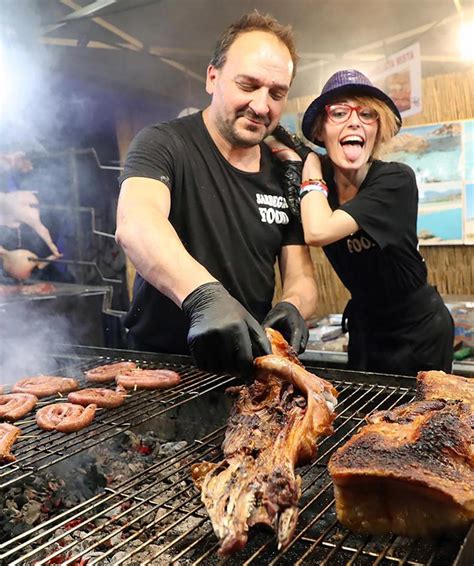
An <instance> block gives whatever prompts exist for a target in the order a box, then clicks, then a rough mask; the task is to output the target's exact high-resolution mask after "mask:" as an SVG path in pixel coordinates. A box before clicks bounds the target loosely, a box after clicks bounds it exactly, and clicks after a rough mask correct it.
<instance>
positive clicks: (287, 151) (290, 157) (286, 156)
mask: <svg viewBox="0 0 474 566" xmlns="http://www.w3.org/2000/svg"><path fill="white" fill-rule="evenodd" d="M265 143H266V144H267V145H268V147H269V148H270V149H271V150H272V154H273V155H275V157H277V158H278V159H279V160H280V161H302V159H301V157H300V156H299V155H298V154H297V153H296V151H295V150H294V149H291V148H289V147H288V146H286V145H284V144H283V143H282V142H281V141H278V140H277V139H276V138H275V137H274V136H268V137H266V138H265Z"/></svg>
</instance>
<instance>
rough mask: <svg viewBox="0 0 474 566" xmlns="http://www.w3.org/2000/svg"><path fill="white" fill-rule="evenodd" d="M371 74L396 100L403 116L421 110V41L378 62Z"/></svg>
mask: <svg viewBox="0 0 474 566" xmlns="http://www.w3.org/2000/svg"><path fill="white" fill-rule="evenodd" d="M369 76H370V78H371V79H372V81H373V82H374V84H375V85H376V86H377V87H379V88H380V89H382V90H383V91H384V92H386V93H387V94H388V95H389V96H390V98H391V99H392V100H393V101H394V102H395V104H396V105H397V108H398V109H399V110H400V114H401V115H402V118H405V117H408V116H414V115H415V114H418V113H419V112H421V108H422V107H421V59H420V44H419V43H414V44H413V45H410V46H409V47H407V48H405V49H403V50H402V51H398V52H397V53H394V54H393V55H390V56H389V57H386V58H385V59H383V60H382V61H380V62H378V63H376V65H375V66H374V68H373V69H372V72H371V73H369Z"/></svg>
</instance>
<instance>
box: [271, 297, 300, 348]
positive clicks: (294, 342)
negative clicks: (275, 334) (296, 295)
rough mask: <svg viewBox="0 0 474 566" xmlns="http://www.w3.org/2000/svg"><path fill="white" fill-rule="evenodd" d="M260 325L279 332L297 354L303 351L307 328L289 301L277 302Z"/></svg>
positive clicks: (298, 312)
mask: <svg viewBox="0 0 474 566" xmlns="http://www.w3.org/2000/svg"><path fill="white" fill-rule="evenodd" d="M262 326H263V327H264V328H273V329H274V330H278V331H279V332H281V333H282V334H283V337H284V338H285V340H286V341H287V342H288V343H289V344H290V345H291V346H292V347H293V349H294V350H295V352H296V353H297V354H301V352H304V350H305V348H306V344H307V343H308V338H309V330H308V327H307V326H306V322H305V321H304V318H303V317H302V316H301V314H300V311H299V310H298V309H297V308H296V307H295V306H294V305H292V304H291V303H287V302H286V301H282V302H281V303H277V304H276V305H275V306H274V307H273V308H272V310H271V311H270V312H269V313H268V314H267V316H266V317H265V320H264V321H263V322H262Z"/></svg>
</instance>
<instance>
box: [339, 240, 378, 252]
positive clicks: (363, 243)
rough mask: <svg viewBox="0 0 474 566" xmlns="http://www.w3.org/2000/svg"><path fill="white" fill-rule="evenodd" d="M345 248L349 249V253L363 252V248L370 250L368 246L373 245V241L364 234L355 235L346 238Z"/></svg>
mask: <svg viewBox="0 0 474 566" xmlns="http://www.w3.org/2000/svg"><path fill="white" fill-rule="evenodd" d="M346 241H347V249H348V250H349V253H351V254H353V253H358V254H359V253H360V252H363V251H365V250H370V248H373V247H375V245H376V244H375V242H372V240H369V238H366V237H365V236H359V237H355V238H347V240H346Z"/></svg>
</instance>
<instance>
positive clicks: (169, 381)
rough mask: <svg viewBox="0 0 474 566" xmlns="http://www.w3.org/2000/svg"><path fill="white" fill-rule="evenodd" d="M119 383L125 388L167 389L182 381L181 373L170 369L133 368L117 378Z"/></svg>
mask: <svg viewBox="0 0 474 566" xmlns="http://www.w3.org/2000/svg"><path fill="white" fill-rule="evenodd" d="M115 381H116V382H117V385H118V386H119V387H120V386H121V387H124V388H125V389H134V388H135V387H137V388H138V389H167V388H168V387H174V386H175V385H178V383H179V382H180V381H181V377H180V375H179V373H176V372H175V371H172V370H169V369H138V368H137V369H132V370H129V371H126V372H123V373H120V374H119V375H117V377H116V378H115Z"/></svg>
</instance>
